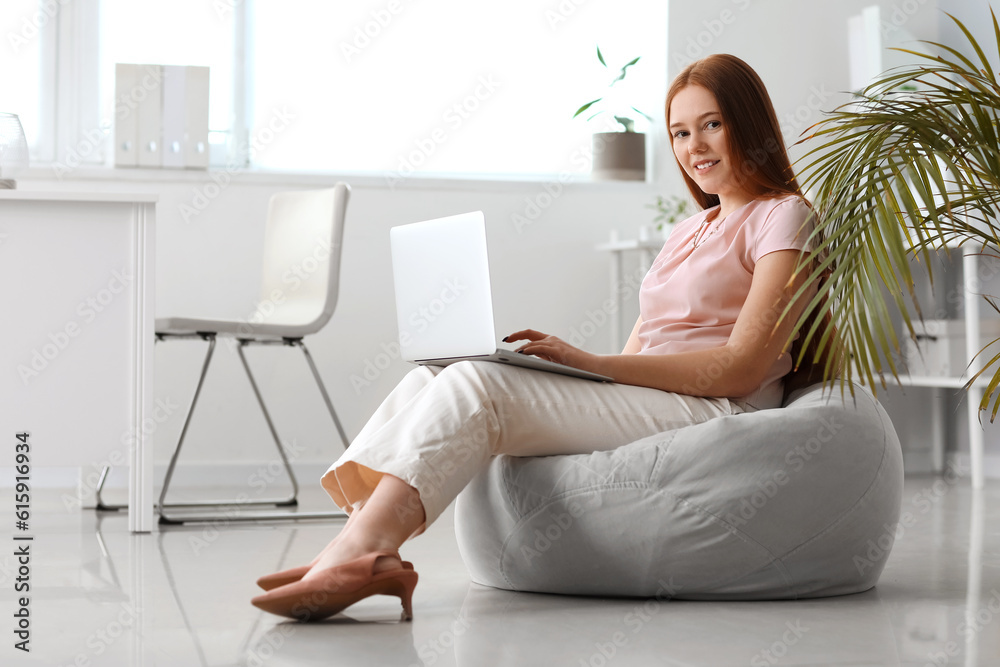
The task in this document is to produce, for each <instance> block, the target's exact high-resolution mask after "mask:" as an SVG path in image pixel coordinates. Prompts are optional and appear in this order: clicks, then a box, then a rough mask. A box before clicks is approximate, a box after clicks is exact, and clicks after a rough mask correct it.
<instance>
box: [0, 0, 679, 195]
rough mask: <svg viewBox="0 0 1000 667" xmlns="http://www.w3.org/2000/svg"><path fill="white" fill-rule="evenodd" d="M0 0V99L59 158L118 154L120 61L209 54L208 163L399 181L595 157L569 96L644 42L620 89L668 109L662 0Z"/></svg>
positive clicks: (524, 170)
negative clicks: (1, 8)
mask: <svg viewBox="0 0 1000 667" xmlns="http://www.w3.org/2000/svg"><path fill="white" fill-rule="evenodd" d="M5 2H6V4H5V8H10V9H8V10H7V11H5V12H4V15H5V16H6V17H8V18H5V19H3V23H2V24H0V27H5V28H6V34H7V35H8V42H9V43H8V48H7V49H5V50H3V51H2V52H0V65H3V66H4V71H5V84H7V85H5V86H4V89H3V90H2V91H0V110H4V111H6V110H12V111H14V112H16V113H20V114H21V115H22V122H23V124H24V125H25V130H26V132H27V134H28V137H29V140H30V141H31V142H32V146H33V147H36V148H38V150H37V151H36V153H37V154H38V155H44V154H46V153H45V151H44V150H41V148H40V147H41V146H42V145H43V144H44V143H45V142H46V141H47V142H49V144H50V145H55V144H56V143H58V146H56V148H55V149H52V150H49V151H48V155H49V157H48V158H47V159H48V160H51V161H54V162H56V163H57V164H60V163H66V164H69V163H70V162H71V161H72V162H73V163H74V164H75V163H85V162H88V163H93V164H104V165H110V164H111V163H112V157H111V150H110V148H111V144H110V141H109V140H108V139H109V137H110V135H111V134H112V133H113V131H114V128H113V122H114V95H115V90H114V88H115V81H114V71H115V70H114V66H115V63H119V62H122V63H151V64H164V65H200V66H208V67H210V69H211V75H210V76H211V84H210V86H211V90H210V115H211V118H210V121H209V129H210V135H209V140H210V142H212V144H213V146H212V164H213V165H215V166H223V165H227V166H228V165H233V164H235V165H236V166H239V167H242V166H245V165H247V164H249V165H250V166H253V167H258V168H262V169H269V170H295V171H324V172H331V171H333V172H351V173H358V172H368V173H376V174H381V175H385V176H386V178H387V180H388V181H389V182H390V183H391V182H393V181H394V180H398V179H402V178H406V177H408V176H410V175H430V174H435V175H449V174H463V175H468V174H482V175H494V176H496V175H514V176H518V175H533V174H555V173H564V172H571V173H576V172H578V173H582V172H586V171H588V170H589V166H590V165H589V158H590V154H589V152H590V135H591V134H592V133H593V132H595V131H601V130H602V129H616V127H617V126H616V124H615V123H614V121H613V119H612V117H611V116H612V114H604V115H602V116H599V117H598V118H597V119H595V120H593V121H590V122H589V123H588V122H587V121H585V120H584V119H583V118H576V119H573V118H571V117H572V115H573V112H574V111H575V110H576V109H577V108H578V107H580V106H581V105H582V104H583V103H584V102H588V101H590V100H592V99H594V98H596V97H600V96H602V95H605V94H606V93H608V92H609V89H608V84H609V82H610V81H611V79H612V78H613V77H614V75H615V74H616V73H617V71H618V69H619V68H620V67H621V65H623V64H624V63H625V62H626V61H628V60H629V59H631V58H634V57H636V56H641V57H642V59H641V60H640V62H639V64H638V65H636V66H635V67H633V68H631V69H630V70H629V73H628V77H627V78H626V79H625V80H624V81H622V82H620V83H619V84H617V85H616V86H615V87H614V88H613V89H611V90H612V92H615V93H617V94H618V96H619V97H620V98H621V100H623V102H624V105H623V107H622V108H624V109H628V107H631V106H635V107H638V108H639V109H641V110H642V111H644V112H645V113H647V114H649V115H650V116H652V117H653V118H654V119H655V122H658V123H660V124H662V119H661V118H660V117H661V116H662V110H661V109H660V106H661V105H662V102H663V97H664V94H665V88H666V33H667V30H666V23H667V5H668V3H665V2H661V1H657V0H619V1H618V2H615V3H597V2H587V1H586V0H543V2H541V3H539V2H538V0H508V1H507V2H503V3H473V2H467V1H463V0H420V1H419V2H416V1H415V0H362V1H358V2H327V1H325V0H173V1H171V2H164V1H163V0H74V2H72V3H66V2H52V1H51V0H5ZM46 11H50V12H51V13H52V16H48V15H47V14H46V13H45V12H46ZM25 21H27V23H25ZM32 22H34V23H35V24H41V25H36V26H34V27H31V28H26V27H24V26H26V25H32ZM36 28H37V29H36ZM19 31H27V34H26V35H25V36H26V39H25V40H22V41H18V42H17V46H16V48H15V47H13V46H11V44H12V42H10V35H18V34H20V32H19ZM36 33H38V34H41V35H42V37H37V36H36ZM57 36H58V44H57V39H56V37H57ZM598 44H599V45H600V46H601V49H602V51H603V52H604V55H605V58H606V60H607V63H608V66H609V67H608V68H607V69H605V68H603V67H601V65H600V64H599V62H598V60H597V57H596V53H595V45H598ZM56 46H58V50H57V49H56ZM57 101H58V107H57V105H56V102H57ZM4 107H7V108H4ZM633 116H635V114H633ZM637 118H638V122H637V128H636V129H639V130H642V129H646V125H647V121H645V120H644V119H642V118H641V117H637Z"/></svg>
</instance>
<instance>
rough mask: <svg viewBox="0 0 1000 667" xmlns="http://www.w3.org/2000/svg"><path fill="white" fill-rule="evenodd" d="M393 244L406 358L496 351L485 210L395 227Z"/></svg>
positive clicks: (398, 317) (398, 313)
mask: <svg viewBox="0 0 1000 667" xmlns="http://www.w3.org/2000/svg"><path fill="white" fill-rule="evenodd" d="M389 245H390V249H391V251H392V277H393V285H394V291H395V295H396V321H397V324H398V327H399V347H400V355H401V356H402V358H403V360H405V361H423V360H426V359H446V358H449V357H465V356H475V355H485V354H492V353H493V352H495V351H496V349H497V345H496V331H495V329H494V323H493V300H492V295H491V292H490V269H489V259H488V256H487V250H486V222H485V218H484V216H483V213H482V211H475V212H472V213H463V214H461V215H453V216H449V217H446V218H437V219H435V220H426V221H424V222H415V223H412V224H408V225H400V226H397V227H393V228H392V229H390V230H389Z"/></svg>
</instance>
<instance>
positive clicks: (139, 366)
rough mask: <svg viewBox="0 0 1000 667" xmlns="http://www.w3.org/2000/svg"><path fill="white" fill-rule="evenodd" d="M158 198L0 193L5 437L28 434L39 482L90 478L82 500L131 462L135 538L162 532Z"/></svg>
mask: <svg viewBox="0 0 1000 667" xmlns="http://www.w3.org/2000/svg"><path fill="white" fill-rule="evenodd" d="M156 200H157V196H156V195H135V194H122V195H117V194H107V193H97V192H85V193H65V192H32V191H22V190H4V191H0V281H2V282H3V284H4V289H3V291H2V292H0V312H2V313H3V320H2V325H0V330H2V331H3V335H2V345H0V350H2V354H3V358H4V363H3V369H4V372H3V373H0V406H3V408H2V409H0V434H2V436H0V437H3V438H4V439H5V440H6V442H8V443H9V442H11V441H13V439H14V437H15V433H19V432H22V431H27V432H29V433H30V434H31V436H30V438H31V442H32V447H31V468H32V476H33V479H37V475H38V473H39V471H40V470H39V469H40V468H44V467H48V468H52V469H57V468H62V469H64V470H65V469H68V470H74V471H75V470H76V469H77V468H79V469H80V470H82V472H83V474H82V475H81V477H82V479H81V489H80V491H81V497H82V498H83V499H86V497H87V492H88V491H89V492H91V493H93V491H94V488H95V487H96V480H97V476H98V475H99V473H100V469H101V466H102V464H104V463H106V462H111V463H113V464H115V465H125V464H128V465H129V466H130V469H129V513H128V524H129V530H130V531H132V532H149V531H151V530H152V528H153V459H152V433H153V431H155V429H156V422H155V420H154V413H153V344H154V333H155V332H154V321H155V320H154V303H153V300H154V275H155V274H154V248H155V212H156ZM5 451H6V452H7V453H8V458H7V459H5V460H3V462H0V466H9V465H13V451H14V448H13V445H11V446H9V447H8V448H7V449H6V450H5ZM91 482H93V483H91ZM33 488H37V487H33Z"/></svg>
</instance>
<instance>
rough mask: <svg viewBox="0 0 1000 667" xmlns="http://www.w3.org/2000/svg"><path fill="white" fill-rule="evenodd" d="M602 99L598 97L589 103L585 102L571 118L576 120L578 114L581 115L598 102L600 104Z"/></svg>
mask: <svg viewBox="0 0 1000 667" xmlns="http://www.w3.org/2000/svg"><path fill="white" fill-rule="evenodd" d="M603 99H604V98H603V97H598V98H597V99H596V100H591V101H590V102H587V103H586V104H584V105H583V106H582V107H580V108H579V109H577V110H576V113H575V114H573V118H576V117H577V116H579V115H580V114H582V113H583V112H584V111H586V110H587V109H589V108H590V107H592V106H594V105H595V104H597V103H598V102H600V101H601V100H603Z"/></svg>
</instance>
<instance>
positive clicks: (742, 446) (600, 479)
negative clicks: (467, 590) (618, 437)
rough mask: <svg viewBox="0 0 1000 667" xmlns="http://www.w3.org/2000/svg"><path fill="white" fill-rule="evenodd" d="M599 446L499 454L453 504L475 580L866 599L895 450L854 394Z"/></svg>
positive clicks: (882, 424) (893, 517)
mask: <svg viewBox="0 0 1000 667" xmlns="http://www.w3.org/2000/svg"><path fill="white" fill-rule="evenodd" d="M854 392H855V395H854V397H853V398H852V397H851V395H850V392H849V391H847V390H846V389H845V392H844V397H843V398H842V397H841V391H840V387H839V385H838V386H836V387H835V388H834V389H832V390H831V389H830V388H829V387H827V388H826V389H824V388H823V387H822V385H819V384H817V385H813V386H811V387H806V388H804V389H801V390H799V391H798V392H795V393H793V394H792V395H791V396H789V397H788V400H787V401H786V403H785V405H784V406H783V407H781V408H777V409H773V410H762V411H759V412H753V413H747V414H741V415H734V416H730V417H722V418H719V419H715V420H712V421H709V422H707V423H704V424H698V425H695V426H689V427H685V428H682V429H678V430H675V431H668V432H665V433H661V434H658V435H655V436H651V437H649V438H644V439H642V440H638V441H636V442H633V443H630V444H628V445H625V446H623V447H619V448H617V449H614V450H611V451H604V452H595V453H592V454H580V455H570V456H540V457H514V456H507V455H502V456H497V457H494V459H493V460H492V461H491V463H490V465H489V466H488V467H487V468H486V469H485V470H484V471H483V472H482V473H481V474H480V475H478V476H477V477H476V478H475V479H474V480H473V481H472V483H471V484H470V485H469V486H468V487H466V489H465V490H463V491H462V493H461V494H460V495H459V497H458V499H457V501H456V507H455V529H456V534H457V537H458V545H459V549H460V551H461V554H462V558H463V559H464V560H465V563H466V565H467V567H468V569H469V572H470V573H471V575H472V580H473V581H475V582H477V583H480V584H485V585H487V586H493V587H496V588H503V589H508V590H515V591H535V592H544V593H564V594H574V595H609V596H639V597H659V598H664V597H670V598H678V599H693V600H764V599H794V598H809V597H822V596H828V595H842V594H846V593H856V592H859V591H864V590H867V589H869V588H871V587H872V586H874V585H875V583H876V582H877V581H878V578H879V575H880V574H881V573H882V568H883V567H884V566H885V562H886V559H887V558H888V556H889V551H890V550H891V548H892V543H893V539H894V537H895V533H896V527H897V523H898V520H899V510H900V503H901V499H902V484H903V463H902V452H901V451H900V446H899V439H898V438H897V436H896V432H895V431H894V430H893V427H892V424H891V422H890V421H889V418H888V416H887V415H886V413H885V410H883V408H882V407H881V406H880V405H879V404H878V403H877V401H876V400H875V398H874V397H873V396H872V394H871V393H870V392H869V391H868V390H867V389H865V388H864V387H861V386H859V385H855V387H854Z"/></svg>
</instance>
